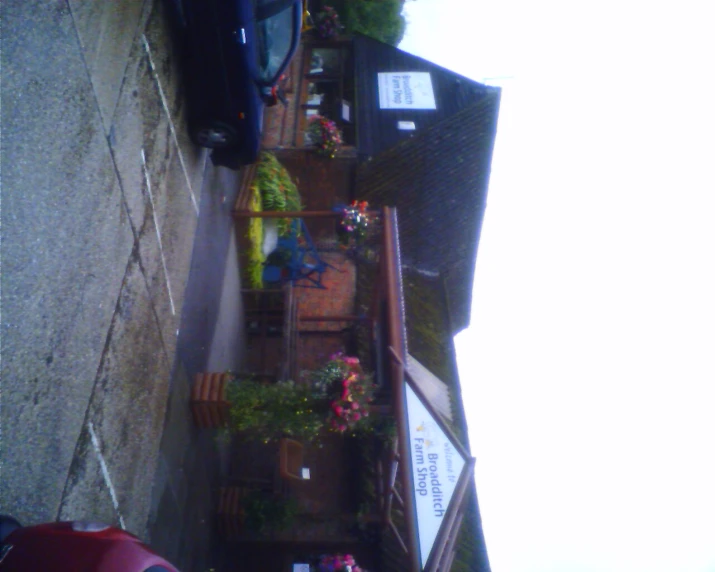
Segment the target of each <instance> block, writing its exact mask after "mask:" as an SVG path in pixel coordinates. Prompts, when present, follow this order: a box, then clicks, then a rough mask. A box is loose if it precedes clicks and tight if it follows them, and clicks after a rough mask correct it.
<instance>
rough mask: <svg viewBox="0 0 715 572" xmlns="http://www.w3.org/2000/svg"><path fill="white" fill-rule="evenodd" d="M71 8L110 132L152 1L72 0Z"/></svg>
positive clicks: (107, 128) (98, 101) (105, 125)
mask: <svg viewBox="0 0 715 572" xmlns="http://www.w3.org/2000/svg"><path fill="white" fill-rule="evenodd" d="M69 6H70V10H71V12H72V16H73V18H74V23H75V26H76V29H77V35H78V36H79V40H80V43H81V45H82V49H83V53H84V59H85V62H86V64H87V69H88V71H89V74H90V77H91V81H92V85H93V86H94V91H95V94H96V96H97V104H98V105H99V110H100V113H101V115H102V121H103V123H104V129H105V131H106V132H107V133H108V132H109V129H110V126H111V122H112V116H113V115H114V108H115V106H116V104H117V99H118V97H119V90H120V87H121V85H122V80H123V78H124V71H125V68H126V65H127V59H128V56H129V51H130V50H131V47H132V44H133V43H134V39H135V37H136V34H137V31H138V30H141V29H143V27H144V26H143V25H142V24H143V22H142V12H143V11H144V10H143V9H144V8H145V7H146V8H148V7H150V6H151V2H144V1H143V0H134V1H132V2H104V1H102V0H81V1H80V0H69ZM147 13H148V9H147Z"/></svg>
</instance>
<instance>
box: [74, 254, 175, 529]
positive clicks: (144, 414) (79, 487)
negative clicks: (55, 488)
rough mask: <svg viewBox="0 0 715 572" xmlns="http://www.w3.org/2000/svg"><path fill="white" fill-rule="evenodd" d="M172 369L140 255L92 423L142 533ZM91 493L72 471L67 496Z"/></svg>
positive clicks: (122, 506)
mask: <svg viewBox="0 0 715 572" xmlns="http://www.w3.org/2000/svg"><path fill="white" fill-rule="evenodd" d="M169 375H170V368H169V364H168V362H167V360H166V356H165V354H164V352H163V349H162V346H161V340H160V332H159V324H158V321H157V316H156V314H155V312H154V308H153V306H152V300H151V297H150V296H149V292H148V289H147V286H146V282H145V279H144V276H143V275H142V269H141V267H140V265H139V262H138V256H136V255H135V256H134V257H133V260H132V263H131V264H130V265H129V266H128V268H127V276H126V278H125V280H124V287H123V288H122V292H121V295H120V298H119V303H118V305H117V313H116V314H115V316H114V320H113V322H112V326H111V330H110V338H109V341H108V344H107V351H106V352H105V354H104V357H103V359H102V363H101V364H100V367H99V371H98V373H97V383H96V386H95V389H94V392H93V394H92V401H91V403H90V408H89V414H88V423H92V424H93V427H94V431H95V433H96V436H97V439H98V441H99V443H100V445H101V454H102V455H103V457H104V459H105V461H106V466H107V471H108V474H109V479H108V480H109V481H110V482H111V484H112V486H113V488H114V491H115V495H116V499H117V502H118V512H119V514H121V515H122V516H123V518H124V522H125V524H126V527H127V529H128V530H129V531H130V532H132V533H134V534H136V535H138V536H140V537H144V536H145V535H146V523H147V519H148V516H149V509H150V502H151V492H152V482H153V478H154V474H155V473H156V467H157V462H158V461H157V458H158V454H159V444H160V442H161V435H162V430H163V419H164V413H165V410H166V403H167V398H168V389H169ZM109 486H110V485H109V483H107V484H106V487H105V488H107V487H109ZM88 494H91V493H90V492H88V491H87V487H86V486H85V483H84V480H83V479H81V478H75V476H74V474H73V473H72V474H71V478H70V480H69V482H68V487H67V490H66V492H65V497H64V499H65V500H64V504H65V505H69V506H72V505H76V504H77V503H79V502H81V501H80V499H81V498H82V497H86V496H87V495H88Z"/></svg>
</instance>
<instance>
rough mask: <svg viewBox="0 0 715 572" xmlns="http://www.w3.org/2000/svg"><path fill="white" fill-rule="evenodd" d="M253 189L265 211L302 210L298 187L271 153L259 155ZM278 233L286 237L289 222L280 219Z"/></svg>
mask: <svg viewBox="0 0 715 572" xmlns="http://www.w3.org/2000/svg"><path fill="white" fill-rule="evenodd" d="M253 187H254V188H255V189H257V190H258V192H259V193H260V196H261V204H262V207H263V210H265V211H284V212H285V211H300V210H303V205H302V204H301V200H300V194H299V193H298V187H296V185H295V183H294V182H293V180H292V179H291V178H290V173H288V171H287V170H286V168H285V167H284V166H283V165H281V164H280V162H279V161H278V159H276V156H275V155H274V154H273V153H261V156H260V158H259V159H258V167H257V168H256V176H255V178H254V179H253ZM279 231H280V234H281V235H282V236H285V235H287V234H288V233H289V231H290V220H288V219H281V220H280V222H279Z"/></svg>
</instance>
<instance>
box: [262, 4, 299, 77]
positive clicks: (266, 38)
mask: <svg viewBox="0 0 715 572" xmlns="http://www.w3.org/2000/svg"><path fill="white" fill-rule="evenodd" d="M258 14H259V15H260V11H259V12H258ZM293 30H294V26H293V7H292V5H288V6H287V7H286V8H285V9H283V10H282V11H280V12H278V13H277V14H273V15H270V16H266V17H265V18H263V19H262V20H259V21H258V23H257V24H256V31H257V37H258V42H257V44H258V69H259V70H260V79H261V81H263V82H265V83H270V82H271V81H272V80H273V79H274V78H275V76H276V75H277V74H278V70H280V69H281V67H282V66H283V63H284V62H285V61H286V58H288V55H289V54H290V53H291V45H292V43H293Z"/></svg>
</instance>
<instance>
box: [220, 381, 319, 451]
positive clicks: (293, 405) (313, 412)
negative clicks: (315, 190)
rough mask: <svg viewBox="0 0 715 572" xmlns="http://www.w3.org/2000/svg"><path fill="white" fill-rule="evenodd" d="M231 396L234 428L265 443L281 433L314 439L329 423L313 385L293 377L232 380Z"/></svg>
mask: <svg viewBox="0 0 715 572" xmlns="http://www.w3.org/2000/svg"><path fill="white" fill-rule="evenodd" d="M227 398H228V400H229V402H230V403H231V410H230V417H231V429H232V430H234V431H236V432H240V433H242V434H244V435H245V436H246V437H247V438H250V439H254V440H258V441H263V442H264V443H268V442H270V441H276V440H278V439H280V438H281V437H293V438H295V439H300V440H303V441H306V442H311V441H314V440H316V439H317V438H318V436H319V434H320V433H321V429H322V428H323V426H324V425H325V413H324V412H323V411H321V410H320V407H319V404H318V403H316V400H315V399H314V398H313V396H312V394H311V389H310V388H309V387H306V386H302V385H296V384H295V383H293V382H292V381H281V382H278V383H262V382H258V381H255V380H251V379H244V380H240V381H239V380H236V381H234V382H233V383H231V384H229V386H228V389H227Z"/></svg>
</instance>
